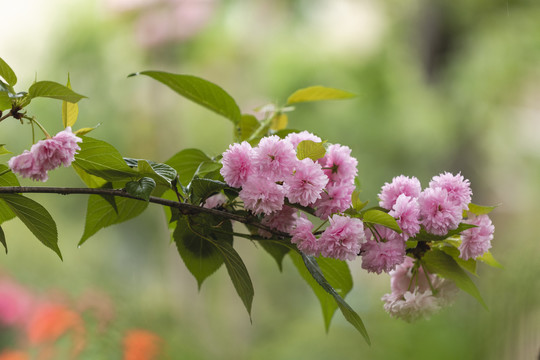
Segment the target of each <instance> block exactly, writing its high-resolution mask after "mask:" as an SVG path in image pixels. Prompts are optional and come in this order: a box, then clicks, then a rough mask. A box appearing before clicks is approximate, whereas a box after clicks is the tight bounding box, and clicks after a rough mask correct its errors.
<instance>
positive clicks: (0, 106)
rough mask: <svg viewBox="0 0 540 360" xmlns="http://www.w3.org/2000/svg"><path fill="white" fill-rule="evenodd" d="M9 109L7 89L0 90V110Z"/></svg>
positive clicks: (9, 99) (9, 101)
mask: <svg viewBox="0 0 540 360" xmlns="http://www.w3.org/2000/svg"><path fill="white" fill-rule="evenodd" d="M7 109H11V98H10V97H9V95H8V93H7V91H0V111H4V110H7Z"/></svg>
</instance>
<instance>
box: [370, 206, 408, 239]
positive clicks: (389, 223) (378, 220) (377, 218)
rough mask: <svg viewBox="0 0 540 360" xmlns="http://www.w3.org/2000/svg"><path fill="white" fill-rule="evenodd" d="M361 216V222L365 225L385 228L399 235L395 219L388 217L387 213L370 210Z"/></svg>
mask: <svg viewBox="0 0 540 360" xmlns="http://www.w3.org/2000/svg"><path fill="white" fill-rule="evenodd" d="M362 216H363V219H362V220H363V221H364V222H366V223H370V224H378V225H382V226H386V227H387V228H390V229H392V230H394V231H396V232H398V233H400V234H401V229H400V228H399V225H398V223H397V221H396V219H394V218H393V217H392V216H391V215H388V213H386V212H384V211H381V210H377V209H370V210H367V211H366V212H365V213H363V215H362Z"/></svg>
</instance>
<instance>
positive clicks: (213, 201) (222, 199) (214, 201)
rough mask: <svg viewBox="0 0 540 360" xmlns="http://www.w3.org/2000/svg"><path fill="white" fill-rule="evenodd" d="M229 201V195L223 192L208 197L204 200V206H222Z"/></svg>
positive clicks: (209, 207)
mask: <svg viewBox="0 0 540 360" xmlns="http://www.w3.org/2000/svg"><path fill="white" fill-rule="evenodd" d="M226 202H227V197H226V196H225V194H223V193H217V194H215V195H212V196H210V197H209V198H208V199H206V200H205V201H204V204H203V207H205V208H207V209H214V208H217V207H218V206H221V205H223V204H225V203H226Z"/></svg>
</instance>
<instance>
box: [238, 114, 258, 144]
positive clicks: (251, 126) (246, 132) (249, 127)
mask: <svg viewBox="0 0 540 360" xmlns="http://www.w3.org/2000/svg"><path fill="white" fill-rule="evenodd" d="M260 125H261V123H260V122H259V120H257V118H256V117H255V116H253V115H248V114H243V115H242V117H241V118H240V121H239V122H238V124H236V126H235V127H234V140H235V141H236V142H242V141H244V140H248V139H249V138H250V137H251V135H253V133H254V132H255V131H257V129H258V128H259V126H260Z"/></svg>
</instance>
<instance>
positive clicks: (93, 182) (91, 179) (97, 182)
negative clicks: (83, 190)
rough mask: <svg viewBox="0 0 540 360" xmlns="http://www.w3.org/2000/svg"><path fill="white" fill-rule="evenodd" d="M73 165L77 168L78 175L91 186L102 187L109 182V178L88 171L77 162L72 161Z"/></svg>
mask: <svg viewBox="0 0 540 360" xmlns="http://www.w3.org/2000/svg"><path fill="white" fill-rule="evenodd" d="M71 167H72V168H73V169H74V170H75V172H76V173H77V175H79V177H80V178H81V180H82V181H83V182H84V183H85V184H86V185H87V186H88V187H90V188H100V187H102V186H103V185H105V184H106V183H107V180H105V179H103V178H101V177H99V176H95V175H91V174H89V173H87V172H86V171H84V170H83V169H82V168H81V167H80V166H78V165H77V164H76V163H75V162H73V163H71Z"/></svg>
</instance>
